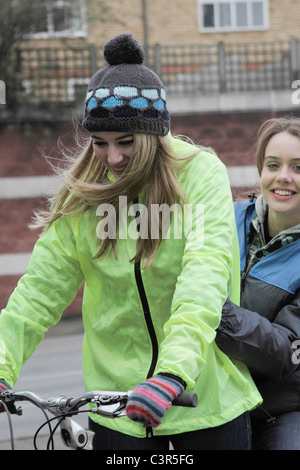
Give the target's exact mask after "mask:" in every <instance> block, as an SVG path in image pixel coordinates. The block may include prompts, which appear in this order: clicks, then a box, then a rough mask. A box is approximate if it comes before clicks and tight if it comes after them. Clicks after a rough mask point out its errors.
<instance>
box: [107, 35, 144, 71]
mask: <svg viewBox="0 0 300 470" xmlns="http://www.w3.org/2000/svg"><path fill="white" fill-rule="evenodd" d="M145 57H146V55H145V51H144V49H143V48H142V46H141V45H140V43H139V42H138V41H137V40H136V39H135V37H134V36H132V34H130V33H123V34H119V35H118V36H115V37H114V38H112V39H110V40H109V41H108V42H107V43H106V44H105V46H104V58H105V60H106V62H107V63H108V64H109V65H119V64H143V63H144V61H145Z"/></svg>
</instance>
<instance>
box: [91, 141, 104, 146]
mask: <svg viewBox="0 0 300 470" xmlns="http://www.w3.org/2000/svg"><path fill="white" fill-rule="evenodd" d="M93 144H94V145H97V147H104V146H105V145H106V143H105V142H99V141H96V142H95V141H94V142H93Z"/></svg>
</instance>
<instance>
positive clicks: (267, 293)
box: [217, 117, 300, 450]
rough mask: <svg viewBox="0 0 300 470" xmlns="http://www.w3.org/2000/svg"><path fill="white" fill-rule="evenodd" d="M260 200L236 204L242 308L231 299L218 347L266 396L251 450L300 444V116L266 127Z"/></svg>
mask: <svg viewBox="0 0 300 470" xmlns="http://www.w3.org/2000/svg"><path fill="white" fill-rule="evenodd" d="M256 161H257V168H258V171H259V173H260V177H261V195H259V196H258V198H257V200H256V201H255V199H253V200H252V201H243V202H238V203H235V210H236V220H237V226H238V234H239V242H240V250H241V273H242V290H241V307H238V306H236V305H235V304H234V303H233V302H231V301H228V302H226V304H225V307H224V309H223V316H222V322H221V325H220V327H219V329H218V334H217V344H218V345H219V346H220V348H221V349H222V350H223V351H225V352H226V353H227V354H229V355H230V356H231V357H235V358H237V359H239V360H242V361H244V362H245V363H246V364H247V365H248V366H249V368H250V370H251V372H252V375H253V378H254V380H255V382H256V384H257V386H258V389H259V390H260V392H261V395H262V397H263V404H262V406H261V407H258V408H257V409H256V410H255V411H253V412H252V413H251V418H252V425H253V448H255V449H265V450H274V449H280V450H299V449H300V437H299V430H300V406H299V403H300V369H299V363H300V360H299V345H300V341H299V338H300V275H299V259H300V119H299V118H296V117H287V118H285V117H284V118H274V119H270V120H268V121H266V122H265V123H264V124H263V125H262V127H261V129H260V131H259V138H258V143H257V150H256Z"/></svg>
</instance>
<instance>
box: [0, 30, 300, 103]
mask: <svg viewBox="0 0 300 470" xmlns="http://www.w3.org/2000/svg"><path fill="white" fill-rule="evenodd" d="M101 50H102V48H101V47H100V48H99V47H97V48H96V47H95V46H88V47H85V48H69V49H67V48H65V47H63V46H62V47H61V48H52V47H49V48H38V47H37V48H34V49H33V48H31V49H18V50H16V54H17V56H18V60H17V61H16V63H17V64H18V70H17V73H16V74H15V76H17V77H18V80H17V82H15V83H14V84H13V85H14V92H13V97H14V99H15V100H16V101H19V102H21V103H30V104H31V105H41V104H43V103H48V104H49V103H54V104H58V103H66V104H67V103H69V104H72V103H73V104H74V103H76V102H78V100H82V98H83V96H84V94H85V91H86V89H87V84H88V81H89V78H90V76H91V74H92V73H93V72H94V71H96V70H97V69H98V68H100V67H102V66H103V65H104V61H103V59H102V58H101V57H100V53H98V54H97V51H101ZM299 51H300V46H299V41H298V40H296V39H292V40H291V41H286V42H272V43H255V44H254V43H252V44H251V43H249V44H248V43H247V44H225V43H223V42H221V43H218V44H208V45H205V44H202V45H201V44H199V45H190V46H184V45H178V46H175V45H174V46H163V45H156V46H154V47H152V48H150V47H149V49H148V59H147V65H148V66H149V67H151V68H152V69H153V70H154V71H155V72H156V73H157V74H158V75H159V76H160V77H161V78H162V80H163V82H164V84H165V86H166V89H167V93H168V95H173V96H174V95H178V96H179V95H201V94H205V95H207V94H220V93H227V92H241V91H242V92H247V91H258V90H259V91H261V90H285V89H290V88H291V84H292V82H293V80H295V79H296V78H300V52H299ZM0 79H2V77H1V76H0ZM8 85H10V84H8ZM8 93H9V91H8Z"/></svg>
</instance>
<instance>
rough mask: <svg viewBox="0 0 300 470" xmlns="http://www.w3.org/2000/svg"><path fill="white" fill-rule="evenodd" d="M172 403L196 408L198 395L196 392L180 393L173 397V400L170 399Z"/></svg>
mask: <svg viewBox="0 0 300 470" xmlns="http://www.w3.org/2000/svg"><path fill="white" fill-rule="evenodd" d="M172 405H174V406H188V407H189V408H196V406H197V405H198V397H197V395H196V393H181V394H180V395H178V397H177V398H175V400H173V401H172Z"/></svg>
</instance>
